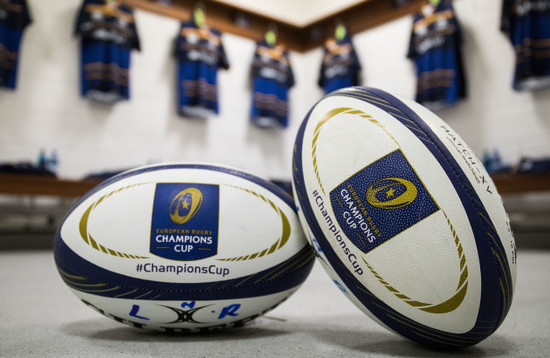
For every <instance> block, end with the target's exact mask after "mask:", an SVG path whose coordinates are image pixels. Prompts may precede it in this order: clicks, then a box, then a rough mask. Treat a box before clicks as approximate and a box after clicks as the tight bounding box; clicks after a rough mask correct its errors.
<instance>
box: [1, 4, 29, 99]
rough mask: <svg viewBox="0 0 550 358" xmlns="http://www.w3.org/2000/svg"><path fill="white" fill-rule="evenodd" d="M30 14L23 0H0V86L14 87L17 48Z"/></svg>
mask: <svg viewBox="0 0 550 358" xmlns="http://www.w3.org/2000/svg"><path fill="white" fill-rule="evenodd" d="M30 23H31V16H30V12H29V8H28V7H27V2H26V1H25V0H1V1H0V87H7V88H9V89H15V87H16V85H17V67H18V63H19V48H20V45H21V40H22V38H23V32H24V30H25V28H26V27H27V26H28V25H29V24H30Z"/></svg>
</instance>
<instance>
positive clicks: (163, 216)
mask: <svg viewBox="0 0 550 358" xmlns="http://www.w3.org/2000/svg"><path fill="white" fill-rule="evenodd" d="M219 207H220V188H219V186H218V185H212V184H196V183H158V184H157V186H156V190H155V198H154V201H153V215H152V220H151V245H150V252H151V253H152V254H153V255H156V256H160V257H164V258H166V259H171V260H178V261H190V260H200V259H204V258H207V257H211V256H214V255H216V254H217V252H218V226H219Z"/></svg>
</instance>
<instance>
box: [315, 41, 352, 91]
mask: <svg viewBox="0 0 550 358" xmlns="http://www.w3.org/2000/svg"><path fill="white" fill-rule="evenodd" d="M360 71H361V64H360V63H359V59H358V57H357V53H356V52H355V48H354V47H353V43H352V42H351V38H350V37H349V36H345V37H344V38H343V39H342V40H341V41H337V40H336V39H334V38H330V39H328V40H327V41H326V42H325V45H324V47H323V61H322V63H321V71H320V73H319V81H318V84H319V86H320V87H321V88H323V91H324V92H325V94H327V93H330V92H332V91H336V90H337V89H340V88H345V87H350V86H358V85H359V84H360V80H359V76H360Z"/></svg>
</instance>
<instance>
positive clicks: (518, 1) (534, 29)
mask: <svg viewBox="0 0 550 358" xmlns="http://www.w3.org/2000/svg"><path fill="white" fill-rule="evenodd" d="M501 30H502V31H504V32H505V33H506V34H507V35H508V37H509V39H510V42H512V45H513V46H514V52H515V57H516V65H515V70H514V78H513V84H512V87H513V88H514V89H515V90H517V91H521V90H536V89H542V88H549V87H550V0H504V1H503V4H502V18H501Z"/></svg>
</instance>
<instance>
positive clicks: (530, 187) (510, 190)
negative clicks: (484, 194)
mask: <svg viewBox="0 0 550 358" xmlns="http://www.w3.org/2000/svg"><path fill="white" fill-rule="evenodd" d="M491 177H492V178H493V181H494V182H495V185H496V187H497V189H498V191H499V193H500V194H521V193H528V192H540V191H550V173H547V174H496V175H492V176H491Z"/></svg>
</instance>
